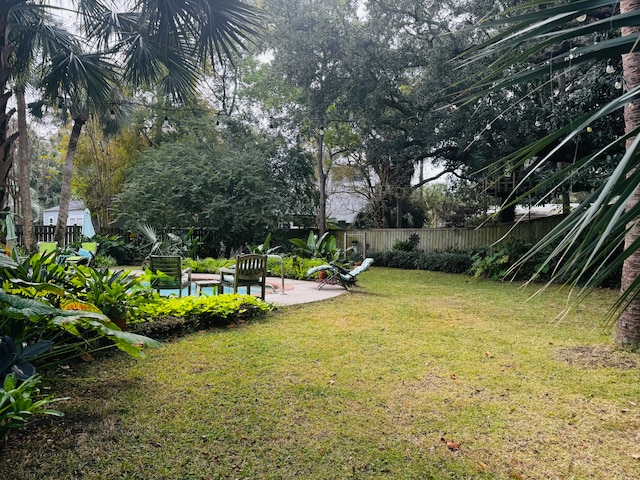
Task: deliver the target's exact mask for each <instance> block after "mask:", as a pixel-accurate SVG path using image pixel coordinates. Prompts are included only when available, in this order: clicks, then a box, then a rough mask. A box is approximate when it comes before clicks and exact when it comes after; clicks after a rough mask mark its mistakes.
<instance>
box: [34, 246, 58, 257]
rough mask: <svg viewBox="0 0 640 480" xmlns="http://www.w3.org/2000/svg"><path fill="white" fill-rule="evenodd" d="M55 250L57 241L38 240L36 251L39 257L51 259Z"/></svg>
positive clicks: (56, 249) (56, 250)
mask: <svg viewBox="0 0 640 480" xmlns="http://www.w3.org/2000/svg"><path fill="white" fill-rule="evenodd" d="M57 252H58V242H38V253H39V254H40V257H41V258H47V259H48V260H49V261H51V260H53V259H54V255H55V254H56V253H57Z"/></svg>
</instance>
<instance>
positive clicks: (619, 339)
mask: <svg viewBox="0 0 640 480" xmlns="http://www.w3.org/2000/svg"><path fill="white" fill-rule="evenodd" d="M638 9H640V0H625V1H621V2H620V11H621V12H622V13H626V12H629V11H632V10H638ZM638 31H640V29H639V28H638V27H630V28H623V29H622V35H632V34H637V32H638ZM622 68H623V72H624V81H625V84H626V88H627V89H631V88H635V87H636V86H638V85H640V54H638V53H629V54H626V55H622ZM624 123H625V131H626V132H629V131H631V130H634V129H635V128H637V127H638V126H639V125H640V102H637V101H636V102H633V104H627V106H626V107H625V109H624ZM632 141H633V139H629V140H628V141H627V146H628V145H629V144H630V143H631V142H632ZM639 201H640V187H639V188H638V189H636V191H635V192H634V194H633V197H632V198H631V200H630V201H629V207H631V206H633V205H635V204H637V203H638V202H639ZM639 236H640V227H639V226H637V225H636V226H633V227H632V228H631V230H630V231H629V233H628V234H627V237H626V238H625V242H624V243H625V248H628V247H629V246H630V245H631V244H632V243H633V241H634V240H635V239H636V238H638V237H639ZM638 275H640V252H635V253H633V254H632V255H631V256H629V257H628V258H627V259H626V260H625V262H624V265H623V267H622V284H621V290H622V291H623V292H624V291H626V289H627V288H629V286H630V285H631V284H632V283H633V281H634V280H635V279H636V278H637V277H638ZM616 343H618V344H619V345H622V346H624V347H630V348H634V349H636V348H638V346H640V298H636V299H634V300H633V301H632V302H631V304H630V305H629V306H628V307H627V308H626V309H625V311H624V312H622V315H621V316H620V318H619V319H618V322H617V324H616Z"/></svg>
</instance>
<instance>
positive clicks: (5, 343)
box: [0, 335, 53, 381]
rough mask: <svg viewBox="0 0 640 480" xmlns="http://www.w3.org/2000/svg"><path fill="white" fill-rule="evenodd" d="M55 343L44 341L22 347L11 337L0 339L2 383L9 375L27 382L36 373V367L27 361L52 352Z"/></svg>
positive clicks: (6, 336) (0, 377) (0, 378)
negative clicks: (49, 351)
mask: <svg viewBox="0 0 640 480" xmlns="http://www.w3.org/2000/svg"><path fill="white" fill-rule="evenodd" d="M52 346H53V342H51V341H50V340H43V341H40V342H36V343H32V344H30V345H26V346H24V347H23V346H22V344H20V343H19V344H18V345H16V344H15V342H14V341H13V338H11V337H10V336H9V335H3V336H1V337H0V381H2V380H4V377H5V376H7V375H10V374H11V375H15V376H16V378H17V379H18V380H26V379H27V378H29V377H32V376H33V375H35V373H36V369H35V367H34V366H33V365H32V364H31V363H29V362H28V361H27V360H29V359H31V358H34V357H37V356H38V355H41V354H42V353H44V352H46V351H48V350H51V347H52Z"/></svg>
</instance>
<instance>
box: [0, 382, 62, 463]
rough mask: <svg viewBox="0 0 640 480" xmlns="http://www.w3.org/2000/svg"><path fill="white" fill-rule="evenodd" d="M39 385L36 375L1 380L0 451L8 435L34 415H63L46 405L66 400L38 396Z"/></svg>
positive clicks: (50, 396)
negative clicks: (19, 378) (21, 378)
mask: <svg viewBox="0 0 640 480" xmlns="http://www.w3.org/2000/svg"><path fill="white" fill-rule="evenodd" d="M39 384H40V377H38V376H36V375H33V376H31V377H28V378H26V379H24V380H22V381H19V380H18V378H17V376H16V375H14V374H9V375H7V376H6V377H4V378H3V385H2V388H0V451H1V450H2V448H3V447H4V446H5V442H6V437H7V436H8V434H9V433H10V432H12V431H14V430H17V429H19V428H22V427H23V426H24V425H25V423H27V421H28V420H29V419H30V418H32V417H33V416H34V415H55V416H58V417H60V416H62V415H63V413H62V412H59V411H57V410H51V409H49V408H47V405H49V404H51V403H53V402H58V401H60V400H66V398H53V396H52V395H46V396H42V395H40V390H39V389H38V385H39Z"/></svg>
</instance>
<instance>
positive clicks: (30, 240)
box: [16, 87, 34, 252]
mask: <svg viewBox="0 0 640 480" xmlns="http://www.w3.org/2000/svg"><path fill="white" fill-rule="evenodd" d="M16 104H17V106H18V133H19V134H20V136H19V137H18V190H19V192H20V207H21V208H20V212H18V213H20V215H21V217H22V222H21V223H22V245H23V246H24V248H25V249H26V250H27V251H28V252H31V251H32V250H33V248H34V231H33V210H32V208H31V157H30V156H29V140H28V139H29V134H28V130H27V128H28V127H27V104H26V101H25V97H24V87H17V88H16Z"/></svg>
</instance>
